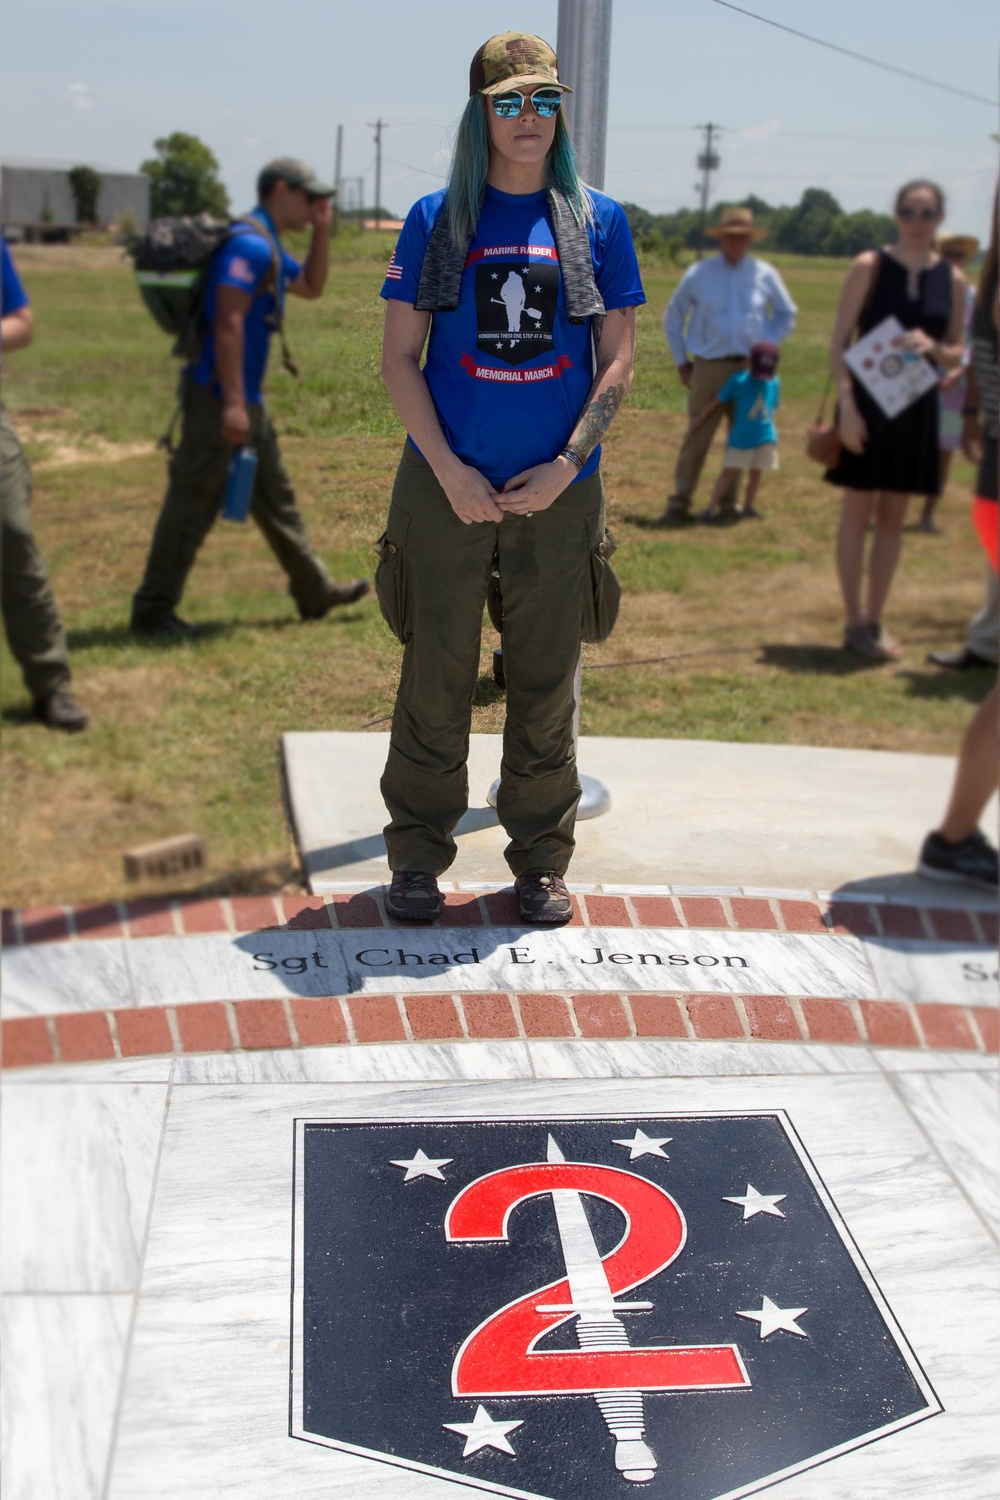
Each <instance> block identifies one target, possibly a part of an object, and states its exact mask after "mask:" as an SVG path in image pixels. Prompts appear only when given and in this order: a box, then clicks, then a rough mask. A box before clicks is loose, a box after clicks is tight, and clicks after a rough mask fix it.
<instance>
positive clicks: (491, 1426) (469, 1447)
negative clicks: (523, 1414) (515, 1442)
mask: <svg viewBox="0 0 1000 1500" xmlns="http://www.w3.org/2000/svg"><path fill="white" fill-rule="evenodd" d="M523 1425H524V1423H523V1422H495V1421H494V1420H493V1418H492V1417H491V1416H490V1414H489V1412H488V1411H487V1410H486V1408H485V1406H477V1407H476V1415H475V1417H474V1418H473V1420H472V1421H471V1422H442V1423H441V1426H442V1427H447V1429H448V1431H449V1432H457V1433H458V1434H459V1436H460V1437H464V1438H465V1448H464V1450H463V1453H462V1457H463V1458H471V1456H472V1454H473V1453H478V1452H479V1450H480V1448H498V1449H499V1450H500V1452H501V1453H509V1454H510V1455H511V1456H512V1457H514V1456H516V1455H515V1454H514V1450H513V1448H512V1447H511V1446H510V1443H508V1441H507V1434H508V1432H513V1431H514V1428H515V1427H523Z"/></svg>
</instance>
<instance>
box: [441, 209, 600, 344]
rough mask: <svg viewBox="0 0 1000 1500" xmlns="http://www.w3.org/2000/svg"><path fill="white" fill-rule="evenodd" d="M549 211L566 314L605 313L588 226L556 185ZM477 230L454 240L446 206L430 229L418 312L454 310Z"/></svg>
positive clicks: (578, 317) (574, 319)
mask: <svg viewBox="0 0 1000 1500" xmlns="http://www.w3.org/2000/svg"><path fill="white" fill-rule="evenodd" d="M548 198H549V213H550V214H551V215H552V228H553V232H554V234H555V240H556V249H557V251H558V252H559V270H560V273H561V275H562V284H563V295H564V296H565V298H566V313H567V316H568V318H569V321H570V322H571V323H586V321H587V319H588V318H596V317H603V315H604V311H605V308H604V299H603V298H602V296H601V294H600V292H599V291H598V290H597V283H596V282H595V280H594V260H593V256H592V255H591V252H590V239H589V238H588V235H587V226H586V225H585V224H578V223H577V221H576V219H575V218H574V217H573V210H572V209H571V208H570V206H569V204H568V203H567V201H566V197H565V194H564V193H562V192H561V191H560V189H559V188H557V187H550V188H549V189H548ZM471 241H472V235H470V236H469V240H468V241H467V242H466V244H464V245H459V246H456V245H454V244H453V243H452V240H451V236H450V235H449V233H448V215H447V212H446V210H445V206H444V205H442V208H441V212H440V214H439V215H438V219H437V223H436V224H435V225H434V228H433V230H432V231H431V237H430V239H429V240H428V241H427V250H426V252H425V254H424V263H423V266H422V267H421V271H420V285H419V287H418V288H417V300H416V301H415V302H414V304H413V305H414V307H415V308H416V309H417V311H418V312H454V310H455V308H456V307H457V306H458V297H459V292H460V291H461V287H462V272H463V271H464V269H465V257H466V255H467V254H468V250H469V244H471Z"/></svg>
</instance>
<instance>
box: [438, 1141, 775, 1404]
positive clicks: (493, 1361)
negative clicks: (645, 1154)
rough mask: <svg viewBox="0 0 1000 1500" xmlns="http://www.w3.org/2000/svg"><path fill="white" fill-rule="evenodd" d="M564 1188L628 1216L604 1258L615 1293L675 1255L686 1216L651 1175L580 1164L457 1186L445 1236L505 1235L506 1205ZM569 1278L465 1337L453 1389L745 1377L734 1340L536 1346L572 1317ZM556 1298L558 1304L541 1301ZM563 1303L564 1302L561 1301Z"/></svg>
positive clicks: (608, 1386)
mask: <svg viewBox="0 0 1000 1500" xmlns="http://www.w3.org/2000/svg"><path fill="white" fill-rule="evenodd" d="M559 1188H566V1189H570V1190H573V1191H575V1192H579V1193H590V1194H591V1195H592V1196H594V1197H597V1198H605V1199H607V1201H608V1202H609V1203H613V1204H614V1205H615V1207H616V1208H618V1209H620V1210H621V1212H622V1213H623V1214H624V1215H625V1219H626V1229H625V1234H624V1236H623V1237H622V1239H621V1240H620V1241H619V1243H618V1244H617V1245H616V1246H615V1248H614V1249H613V1250H612V1251H611V1252H610V1253H609V1254H608V1255H606V1256H604V1257H603V1261H602V1264H603V1267H604V1271H605V1273H606V1275H607V1279H608V1286H609V1288H610V1291H611V1295H612V1296H613V1297H617V1296H618V1295H619V1294H620V1293H621V1292H626V1291H629V1290H630V1289H631V1288H632V1287H635V1286H639V1285H641V1283H642V1282H644V1281H648V1280H649V1279H650V1278H651V1277H652V1276H656V1275H657V1274H658V1273H659V1272H660V1271H662V1270H663V1269H664V1268H665V1267H666V1266H668V1265H669V1264H670V1262H671V1261H672V1260H673V1259H674V1258H675V1257H676V1256H677V1255H678V1254H679V1253H680V1251H681V1249H682V1248H683V1246H684V1241H685V1239H686V1236H687V1226H686V1224H685V1222H684V1216H683V1214H682V1213H681V1211H680V1209H679V1208H678V1206H677V1204H676V1203H675V1202H674V1200H673V1199H672V1198H671V1197H670V1195H669V1193H666V1192H664V1191H663V1189H662V1188H660V1187H658V1186H657V1185H656V1183H655V1182H651V1181H650V1180H649V1178H647V1177H640V1176H638V1175H637V1174H636V1173H633V1172H625V1171H622V1170H621V1168H619V1167H602V1166H597V1165H594V1164H590V1163H581V1162H558V1163H555V1162H539V1163H537V1164H530V1165H525V1166H518V1167H506V1168H504V1170H503V1171H500V1172H491V1173H489V1175H488V1176H486V1177H480V1178H478V1179H477V1181H475V1182H471V1183H470V1184H469V1185H468V1187H466V1188H463V1190H462V1192H460V1193H459V1195H458V1197H457V1198H456V1199H455V1201H454V1202H453V1203H452V1205H451V1207H450V1208H449V1210H448V1213H447V1216H446V1219H445V1235H446V1237H447V1239H448V1240H450V1241H476V1240H478V1241H485V1240H506V1239H507V1238H508V1233H507V1229H508V1222H509V1219H510V1215H511V1212H512V1210H513V1209H514V1208H515V1207H516V1206H517V1205H518V1204H519V1203H523V1202H524V1201H525V1199H527V1198H535V1197H538V1196H539V1195H540V1194H544V1193H551V1192H554V1191H556V1190H558V1189H559ZM570 1301H571V1294H570V1286H569V1281H568V1279H563V1280H562V1281H554V1282H552V1283H550V1284H549V1285H548V1286H544V1287H539V1289H538V1290H537V1291H534V1292H529V1293H528V1295H527V1296H526V1297H521V1298H519V1299H518V1301H517V1302H512V1303H510V1304H508V1306H506V1307H502V1308H500V1309H499V1310H498V1311H497V1312H495V1313H493V1314H492V1315H491V1316H490V1317H489V1318H487V1319H486V1321H485V1322H484V1323H481V1324H480V1325H479V1327H478V1328H476V1329H474V1330H473V1332H472V1333H470V1334H469V1337H468V1338H467V1339H466V1340H465V1343H464V1344H463V1345H462V1347H461V1349H460V1350H459V1352H458V1355H457V1357H456V1359H455V1363H454V1366H453V1368H452V1376H451V1388H452V1394H453V1395H455V1396H555V1395H569V1394H578V1395H593V1394H594V1393H595V1392H598V1391H608V1390H638V1391H688V1390H719V1389H724V1388H728V1387H733V1386H746V1385H749V1384H750V1381H749V1378H748V1376H747V1373H746V1371H745V1369H744V1368H743V1363H742V1361H741V1359H740V1357H739V1353H738V1351H737V1349H736V1348H735V1346H734V1345H732V1344H721V1345H685V1346H673V1347H662V1348H656V1347H651V1348H630V1349H613V1350H612V1349H579V1350H576V1349H572V1350H549V1351H546V1350H542V1351H539V1350H537V1349H536V1348H535V1345H536V1344H537V1342H538V1340H539V1339H540V1338H541V1337H542V1335H543V1334H545V1333H547V1332H548V1331H549V1329H551V1328H556V1327H557V1326H558V1325H559V1324H560V1323H565V1322H566V1321H567V1319H568V1318H569V1317H572V1316H573V1313H572V1312H571V1311H567V1304H569V1303H570ZM539 1302H541V1303H543V1304H546V1303H547V1304H552V1303H555V1304H556V1305H557V1308H558V1309H559V1310H552V1309H551V1308H546V1309H545V1310H542V1309H540V1308H539V1306H538V1304H539ZM560 1304H561V1308H560V1306H559V1305H560Z"/></svg>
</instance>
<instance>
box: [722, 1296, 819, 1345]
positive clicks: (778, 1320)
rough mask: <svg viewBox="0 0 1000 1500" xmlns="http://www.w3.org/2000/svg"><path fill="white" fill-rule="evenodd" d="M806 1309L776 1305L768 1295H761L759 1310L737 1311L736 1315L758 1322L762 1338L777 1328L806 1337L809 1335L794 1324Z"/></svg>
mask: <svg viewBox="0 0 1000 1500" xmlns="http://www.w3.org/2000/svg"><path fill="white" fill-rule="evenodd" d="M808 1311H809V1309H808V1307H778V1306H777V1304H776V1303H774V1302H772V1301H771V1299H770V1297H763V1298H762V1299H761V1304H760V1312H738V1313H737V1314H736V1316H737V1317H738V1318H753V1320H754V1322H756V1323H759V1324H760V1336H761V1338H762V1339H768V1338H770V1337H771V1334H772V1333H777V1331H778V1329H779V1328H782V1329H784V1331H785V1332H786V1333H797V1334H798V1336H799V1338H800V1339H807V1338H808V1337H809V1335H808V1334H807V1333H805V1332H803V1330H802V1329H801V1328H797V1327H796V1326H795V1320H796V1318H801V1316H802V1314H803V1313H807V1312H808Z"/></svg>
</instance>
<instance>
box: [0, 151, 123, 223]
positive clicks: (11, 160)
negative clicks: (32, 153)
mask: <svg viewBox="0 0 1000 1500" xmlns="http://www.w3.org/2000/svg"><path fill="white" fill-rule="evenodd" d="M79 166H88V167H91V168H92V169H93V170H94V171H95V172H97V173H98V174H99V175H100V178H101V190H100V193H99V194H98V198H97V218H98V222H99V224H101V225H102V226H103V225H106V224H116V223H117V222H118V220H119V218H120V217H121V215H122V214H123V213H124V212H125V210H126V209H131V211H132V213H133V214H134V215H135V217H136V220H137V221H138V224H139V227H140V228H145V226H146V223H147V221H148V219H149V178H148V177H147V176H146V174H145V173H144V172H123V171H122V170H121V169H120V168H119V167H107V166H102V165H101V164H100V163H99V162H82V161H79V160H75V161H53V160H51V159H47V158H41V157H27V156H5V157H3V158H2V159H0V223H2V225H3V230H4V233H5V234H6V233H9V232H10V231H13V236H12V237H14V238H24V239H60V238H65V237H66V236H67V235H68V233H70V232H72V231H75V230H76V229H77V228H78V227H79V226H78V225H77V222H76V207H75V204H74V202H73V193H72V190H71V188H70V185H69V174H70V172H71V171H72V170H73V168H74V167H79Z"/></svg>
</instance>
